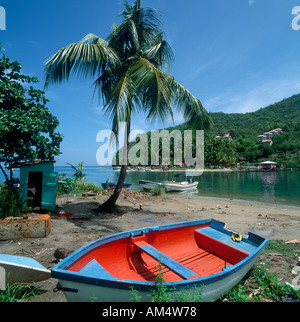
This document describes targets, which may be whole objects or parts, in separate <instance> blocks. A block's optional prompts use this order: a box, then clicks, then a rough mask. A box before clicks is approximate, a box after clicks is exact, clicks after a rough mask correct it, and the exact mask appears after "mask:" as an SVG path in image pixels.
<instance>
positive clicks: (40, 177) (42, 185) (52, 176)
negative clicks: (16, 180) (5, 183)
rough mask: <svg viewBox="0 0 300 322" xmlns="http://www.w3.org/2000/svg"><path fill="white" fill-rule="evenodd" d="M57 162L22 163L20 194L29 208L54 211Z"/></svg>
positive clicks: (20, 165)
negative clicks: (55, 165)
mask: <svg viewBox="0 0 300 322" xmlns="http://www.w3.org/2000/svg"><path fill="white" fill-rule="evenodd" d="M54 163H55V161H33V162H25V163H20V164H18V165H17V166H16V167H18V168H20V194H21V197H22V198H23V199H24V201H25V202H26V203H27V206H29V207H39V208H40V209H43V210H54V209H55V203H56V191H57V180H58V172H55V171H54Z"/></svg>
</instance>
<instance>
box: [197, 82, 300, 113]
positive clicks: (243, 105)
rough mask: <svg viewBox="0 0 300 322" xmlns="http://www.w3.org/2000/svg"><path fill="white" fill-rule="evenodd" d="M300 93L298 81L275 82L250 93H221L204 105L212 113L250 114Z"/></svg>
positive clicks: (264, 84)
mask: <svg viewBox="0 0 300 322" xmlns="http://www.w3.org/2000/svg"><path fill="white" fill-rule="evenodd" d="M299 92H300V81H299V80H297V79H294V80H289V79H283V80H277V81H276V80H275V81H269V82H265V83H262V84H260V85H259V86H257V87H254V88H252V89H250V90H249V91H248V92H239V93H238V94H233V93H231V92H230V93H229V92H226V93H221V94H219V95H217V96H215V97H212V98H209V99H206V100H205V101H204V102H203V103H204V106H205V108H206V109H207V110H209V111H210V112H217V111H218V112H225V113H248V112H254V111H257V110H258V109H260V108H264V107H266V106H268V105H270V104H274V103H276V102H279V101H281V100H283V99H285V98H288V97H290V96H292V95H295V94H298V93H299Z"/></svg>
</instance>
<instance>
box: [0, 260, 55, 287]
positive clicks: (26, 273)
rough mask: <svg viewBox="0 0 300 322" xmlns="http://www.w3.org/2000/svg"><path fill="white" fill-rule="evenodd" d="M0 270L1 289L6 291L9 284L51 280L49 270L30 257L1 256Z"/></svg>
mask: <svg viewBox="0 0 300 322" xmlns="http://www.w3.org/2000/svg"><path fill="white" fill-rule="evenodd" d="M0 268H1V271H0V274H1V277H2V278H1V281H0V284H1V285H0V286H1V287H0V289H1V288H2V289H5V287H6V285H8V284H9V285H12V284H15V283H32V282H40V281H44V280H47V279H49V278H51V272H50V271H49V270H48V269H46V268H45V267H43V266H42V265H41V264H39V263H38V262H37V261H35V260H34V259H32V258H28V257H21V256H12V255H2V254H0ZM1 272H2V273H1Z"/></svg>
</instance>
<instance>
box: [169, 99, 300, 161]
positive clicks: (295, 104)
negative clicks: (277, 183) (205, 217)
mask: <svg viewBox="0 0 300 322" xmlns="http://www.w3.org/2000/svg"><path fill="white" fill-rule="evenodd" d="M210 115H211V117H212V120H213V127H212V129H211V130H209V131H205V161H206V164H208V165H209V164H210V165H212V166H220V165H226V166H229V165H234V164H235V163H236V162H240V163H246V164H247V163H250V164H259V163H260V162H261V161H265V160H266V159H269V160H273V161H276V162H277V163H278V165H283V166H286V167H299V165H300V140H299V138H300V94H297V95H294V96H292V97H290V98H287V99H284V100H282V101H280V102H278V103H275V104H272V105H270V106H267V107H265V108H261V109H260V110H258V111H256V112H251V113H245V114H242V113H232V114H226V113H210ZM278 128H281V129H282V130H283V131H284V133H283V134H281V135H275V136H274V137H273V138H272V143H271V144H270V145H269V144H266V143H262V142H260V141H258V136H259V135H263V134H264V133H265V132H269V131H272V130H274V129H278ZM172 129H178V130H181V131H183V130H186V129H189V126H188V125H187V124H181V125H179V126H176V127H175V128H168V130H169V131H170V130H172ZM225 134H230V135H231V137H232V140H231V141H228V140H220V139H218V138H216V137H221V138H222V137H223V136H224V135H225Z"/></svg>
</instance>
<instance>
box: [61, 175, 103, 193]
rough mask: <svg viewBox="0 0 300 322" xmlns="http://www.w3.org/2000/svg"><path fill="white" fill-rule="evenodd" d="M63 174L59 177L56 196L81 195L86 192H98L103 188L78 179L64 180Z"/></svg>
mask: <svg viewBox="0 0 300 322" xmlns="http://www.w3.org/2000/svg"><path fill="white" fill-rule="evenodd" d="M65 176H66V175H65V174H61V175H59V178H60V181H59V183H58V187H57V193H58V194H68V193H73V194H81V193H84V192H88V191H93V192H99V191H102V190H103V188H102V187H100V186H98V185H96V184H95V183H92V182H85V181H83V180H79V179H72V178H66V177H65Z"/></svg>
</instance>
